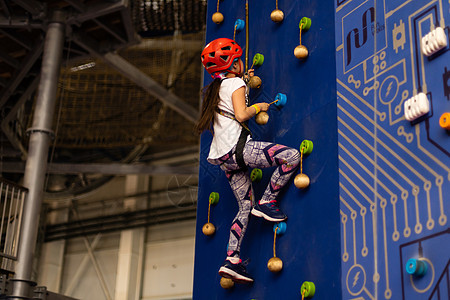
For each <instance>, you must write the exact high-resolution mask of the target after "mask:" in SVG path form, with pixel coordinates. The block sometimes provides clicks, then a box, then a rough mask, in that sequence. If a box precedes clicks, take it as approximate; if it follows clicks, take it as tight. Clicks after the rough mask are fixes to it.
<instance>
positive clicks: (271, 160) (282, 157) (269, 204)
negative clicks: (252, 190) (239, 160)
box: [244, 141, 300, 221]
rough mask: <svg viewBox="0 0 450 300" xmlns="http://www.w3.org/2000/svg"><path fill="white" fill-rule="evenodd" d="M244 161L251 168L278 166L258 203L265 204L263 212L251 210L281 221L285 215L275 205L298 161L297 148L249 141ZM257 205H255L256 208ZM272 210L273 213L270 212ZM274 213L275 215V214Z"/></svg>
mask: <svg viewBox="0 0 450 300" xmlns="http://www.w3.org/2000/svg"><path fill="white" fill-rule="evenodd" d="M244 161H245V163H246V164H247V165H248V166H250V167H252V168H268V167H273V166H278V167H277V168H276V169H275V171H274V172H273V174H272V177H271V178H270V182H269V184H268V186H267V188H266V190H265V191H264V194H263V196H262V198H261V200H260V201H259V202H258V205H259V206H261V205H266V207H265V209H266V211H264V209H262V210H263V213H260V214H258V212H255V211H252V213H253V214H255V215H256V216H259V217H264V218H266V219H268V220H269V221H282V219H285V218H286V216H285V215H284V214H283V213H281V212H280V211H279V209H278V207H276V206H275V204H276V198H277V196H278V194H279V193H280V191H281V189H282V188H283V187H284V186H285V185H286V184H287V183H288V181H289V179H290V178H291V177H292V175H293V174H294V172H295V170H296V169H297V167H298V165H299V163H300V154H299V152H298V150H296V149H293V148H290V147H287V146H283V145H279V144H274V143H268V142H259V141H249V142H248V143H247V144H246V145H245V147H244ZM258 209H259V207H257V210H258ZM270 210H273V214H272V213H271V212H270ZM275 215H276V216H275Z"/></svg>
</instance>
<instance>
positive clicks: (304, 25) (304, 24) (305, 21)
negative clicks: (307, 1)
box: [298, 17, 311, 31]
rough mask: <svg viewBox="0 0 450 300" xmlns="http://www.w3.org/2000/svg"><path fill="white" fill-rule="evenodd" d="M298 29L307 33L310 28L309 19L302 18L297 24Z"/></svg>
mask: <svg viewBox="0 0 450 300" xmlns="http://www.w3.org/2000/svg"><path fill="white" fill-rule="evenodd" d="M298 27H299V28H300V29H301V30H303V31H308V29H309V28H310V27H311V19H310V18H307V17H303V18H302V19H301V20H300V23H299V24H298Z"/></svg>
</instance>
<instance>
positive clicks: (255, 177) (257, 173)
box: [250, 168, 262, 182]
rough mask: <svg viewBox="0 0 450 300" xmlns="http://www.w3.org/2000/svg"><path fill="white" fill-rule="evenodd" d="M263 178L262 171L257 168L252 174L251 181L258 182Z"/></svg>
mask: <svg viewBox="0 0 450 300" xmlns="http://www.w3.org/2000/svg"><path fill="white" fill-rule="evenodd" d="M261 178H262V170H261V169H258V168H255V169H253V170H252V172H251V173H250V179H251V180H252V181H253V182H258V181H260V180H261Z"/></svg>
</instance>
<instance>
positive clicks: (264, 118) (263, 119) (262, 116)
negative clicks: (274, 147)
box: [255, 111, 269, 125]
mask: <svg viewBox="0 0 450 300" xmlns="http://www.w3.org/2000/svg"><path fill="white" fill-rule="evenodd" d="M255 121H256V123H257V124H259V125H264V124H267V122H269V114H268V113H266V112H265V111H262V112H260V113H258V114H257V115H256V117H255Z"/></svg>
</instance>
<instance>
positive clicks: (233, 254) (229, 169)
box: [219, 156, 253, 283]
mask: <svg viewBox="0 0 450 300" xmlns="http://www.w3.org/2000/svg"><path fill="white" fill-rule="evenodd" d="M221 168H222V169H223V170H224V171H225V175H226V176H227V178H228V181H229V182H230V186H231V189H232V190H233V193H234V196H235V197H236V200H237V202H238V206H239V211H238V213H237V215H236V217H235V218H234V220H233V222H232V224H231V229H230V238H229V240H228V248H227V258H226V260H225V262H224V264H223V265H222V266H221V267H220V269H219V274H220V276H222V277H227V278H232V279H233V281H236V282H242V283H248V282H252V281H253V278H252V277H251V276H250V275H249V274H248V273H247V269H246V268H245V266H244V265H243V264H242V263H241V259H240V249H241V243H242V240H243V238H244V234H245V231H246V230H247V225H248V218H249V216H250V211H251V209H252V198H253V190H252V185H251V181H250V177H249V176H248V174H247V172H243V171H239V170H238V169H239V167H238V166H237V163H236V162H235V159H234V156H233V157H231V158H230V159H228V160H227V161H226V162H225V163H224V164H223V165H222V166H221Z"/></svg>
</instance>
